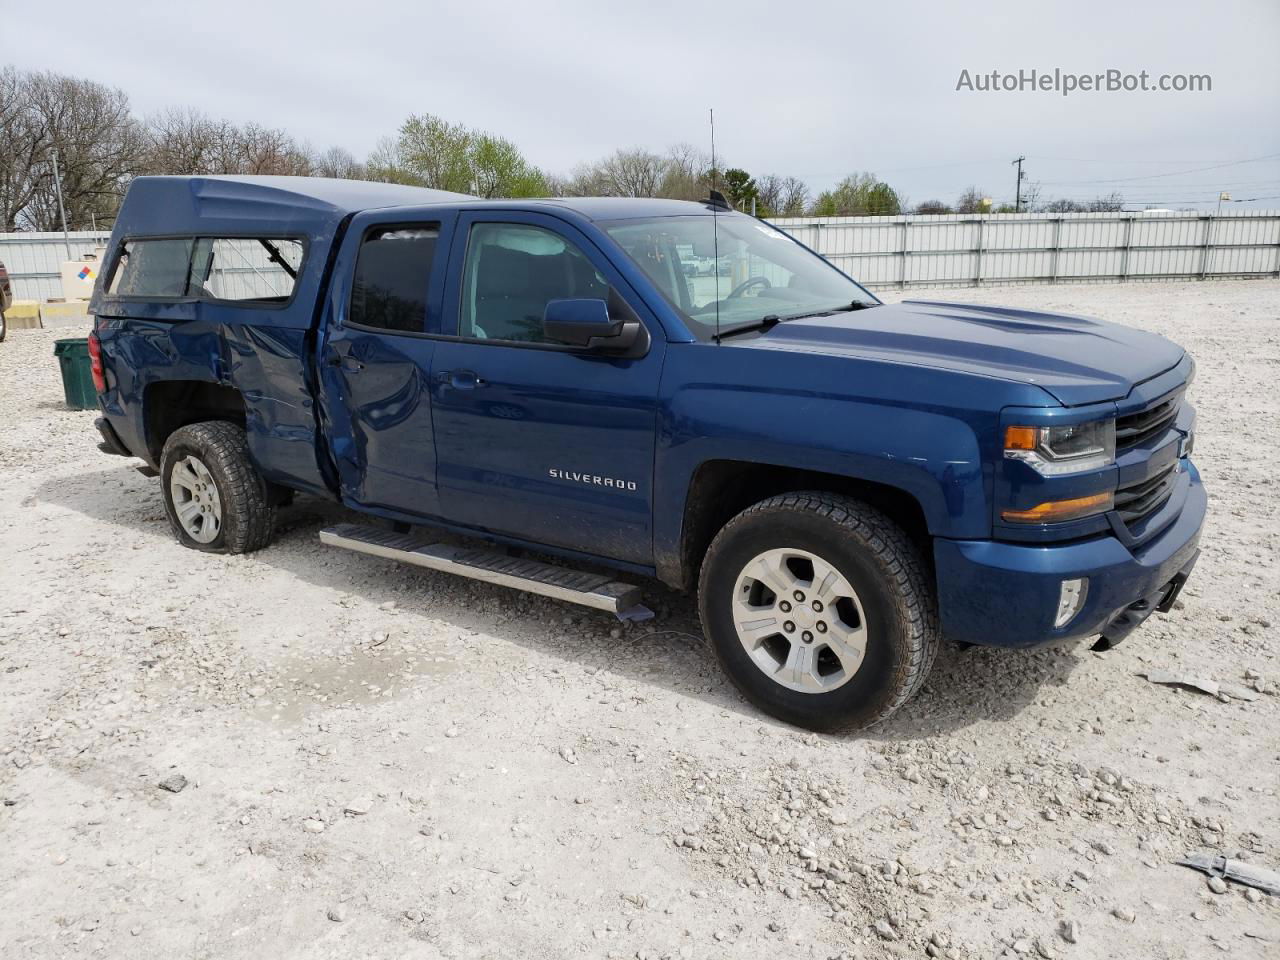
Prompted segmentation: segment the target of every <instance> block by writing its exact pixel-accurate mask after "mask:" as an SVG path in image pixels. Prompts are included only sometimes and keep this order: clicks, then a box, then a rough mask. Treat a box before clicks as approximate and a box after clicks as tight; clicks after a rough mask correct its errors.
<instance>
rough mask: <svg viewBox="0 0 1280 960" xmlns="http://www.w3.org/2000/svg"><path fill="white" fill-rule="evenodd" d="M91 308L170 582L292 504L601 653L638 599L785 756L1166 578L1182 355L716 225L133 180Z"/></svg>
mask: <svg viewBox="0 0 1280 960" xmlns="http://www.w3.org/2000/svg"><path fill="white" fill-rule="evenodd" d="M703 261H708V262H712V263H716V264H722V265H723V267H722V268H721V269H717V270H713V271H709V272H707V273H706V274H704V273H703V272H702V271H700V270H698V271H690V270H688V269H687V267H686V266H685V264H687V263H689V262H703ZM98 283H99V286H98V289H97V290H96V292H95V295H94V299H93V304H92V312H93V314H94V315H95V318H96V319H95V328H94V332H93V334H92V337H91V339H90V354H91V358H92V364H93V375H94V378H95V383H96V386H97V389H98V392H99V400H100V405H101V411H102V417H101V418H100V419H98V420H97V427H98V430H99V432H100V433H101V437H102V442H101V444H100V448H101V449H103V450H104V451H106V452H108V453H113V454H120V455H123V456H130V457H137V458H141V460H143V461H144V463H145V466H143V467H142V468H141V469H143V470H144V471H146V472H151V473H152V474H158V475H159V477H160V488H161V492H162V495H163V498H164V504H165V508H166V511H167V514H168V518H169V522H170V524H171V525H172V528H173V532H174V534H175V535H176V537H177V538H178V540H179V541H181V542H182V543H183V544H185V545H186V546H188V547H191V548H193V549H196V550H206V551H221V552H225V553H243V552H247V551H252V550H258V549H261V548H263V547H266V546H267V545H268V543H270V541H271V538H272V534H273V522H274V519H275V515H276V509H277V507H279V506H280V505H282V504H284V503H287V502H288V501H289V500H290V498H291V497H292V496H293V495H294V494H295V493H303V494H307V495H312V496H317V497H326V498H329V499H332V500H335V501H338V502H339V503H341V504H343V505H345V506H346V507H347V508H350V510H351V511H353V514H354V516H353V518H352V522H350V523H342V524H338V525H336V526H332V527H328V528H326V529H324V530H322V531H321V532H320V538H321V540H322V541H323V542H325V543H327V544H331V545H333V546H335V547H339V548H345V549H350V550H355V551H359V552H362V553H365V554H370V555H373V556H375V557H382V558H388V559H391V560H396V561H400V562H405V563H411V564H417V565H419V566H423V567H428V568H431V569H435V570H444V571H448V572H450V573H454V574H461V575H464V576H469V577H474V578H478V579H482V580H487V581H490V582H493V583H498V584H502V585H505V586H508V587H514V588H519V589H523V590H529V591H532V592H535V593H539V594H543V595H548V596H552V597H557V598H559V599H561V600H565V601H569V602H574V603H579V604H584V605H586V606H590V607H595V608H598V609H603V610H607V611H610V612H612V613H614V614H616V615H617V616H619V617H621V618H623V619H627V620H634V619H641V618H644V617H646V616H648V615H649V611H648V610H647V608H645V607H644V606H643V604H642V599H643V598H642V596H641V593H640V589H639V587H637V586H635V585H634V584H632V583H630V582H629V580H633V579H636V578H656V579H657V580H660V581H662V582H663V583H665V584H667V585H669V586H670V587H673V588H676V589H678V590H683V591H692V592H695V593H696V596H697V603H698V609H699V613H700V616H701V620H702V625H703V629H704V633H705V635H706V638H707V641H708V643H709V644H710V647H711V649H712V650H713V651H714V653H715V656H716V657H717V659H718V660H719V662H720V664H721V665H722V666H723V668H724V670H725V672H726V673H727V674H728V676H729V677H730V678H731V679H732V681H733V682H734V683H735V684H736V685H737V686H738V688H739V689H740V690H741V691H742V693H743V694H744V695H745V696H746V697H747V698H748V699H749V700H750V701H752V702H753V703H754V704H756V705H758V706H759V707H760V708H762V709H763V710H765V711H767V712H769V713H771V714H773V715H775V716H777V717H780V718H782V719H784V720H786V721H789V722H792V723H796V724H800V725H803V726H807V727H810V728H814V729H852V728H858V727H863V726H866V725H869V724H872V723H875V722H877V721H880V720H883V719H884V718H886V717H888V716H889V715H890V714H892V713H893V712H894V711H895V710H897V709H898V708H899V707H900V706H902V704H904V703H905V702H906V701H907V700H908V699H909V698H910V697H912V695H913V694H915V693H916V692H917V691H918V690H919V689H920V687H921V685H922V683H923V682H924V680H925V677H926V675H927V674H928V671H929V669H930V666H931V664H932V663H933V660H934V657H935V654H936V653H937V651H938V648H939V645H940V643H941V642H942V640H943V638H947V639H948V640H950V641H957V642H959V643H962V644H986V645H993V646H1003V647H1028V646H1032V645H1036V644H1045V643H1052V642H1057V641H1064V640H1070V639H1079V638H1090V637H1099V638H1100V639H1099V640H1098V641H1097V645H1098V646H1099V647H1100V648H1105V647H1107V646H1109V645H1112V644H1115V643H1117V642H1119V641H1120V640H1121V639H1122V638H1124V637H1125V636H1126V634H1128V633H1129V632H1131V631H1132V630H1133V629H1134V628H1135V627H1136V626H1138V625H1139V624H1140V623H1141V622H1142V621H1143V620H1144V619H1145V618H1146V617H1147V616H1148V615H1149V614H1151V613H1152V612H1153V611H1156V610H1160V611H1167V610H1169V609H1170V608H1171V607H1172V605H1173V601H1174V598H1175V597H1176V595H1177V594H1178V591H1179V590H1180V588H1181V587H1182V584H1183V583H1184V582H1185V581H1186V578H1187V576H1188V575H1189V573H1190V572H1191V569H1192V566H1193V565H1194V564H1195V561H1196V557H1197V555H1198V549H1197V543H1198V540H1199V536H1200V529H1201V525H1202V522H1203V519H1204V515H1205V504H1206V497H1205V492H1204V489H1203V487H1202V486H1201V482H1200V476H1199V474H1198V473H1197V471H1196V468H1195V466H1194V465H1193V464H1192V462H1191V460H1190V457H1189V454H1190V453H1191V448H1192V442H1193V437H1194V424H1195V414H1194V411H1193V410H1192V407H1191V406H1190V405H1189V404H1188V402H1187V401H1186V397H1185V394H1186V390H1187V386H1188V384H1189V383H1190V382H1191V380H1192V376H1193V373H1194V369H1195V368H1194V363H1193V361H1192V359H1191V357H1189V356H1188V355H1187V354H1186V353H1185V352H1184V351H1183V350H1182V349H1181V348H1180V347H1178V346H1176V345H1175V344H1173V343H1170V342H1169V341H1168V340H1166V339H1164V338H1162V337H1159V336H1155V335H1153V334H1149V333H1143V332H1139V331H1136V330H1132V329H1128V328H1126V327H1122V326H1117V325H1115V324H1110V323H1105V322H1101V321H1098V320H1092V319H1087V318H1084V317H1077V316H1063V315H1058V314H1050V313H1037V312H1032V311H1027V310H1012V309H1005V308H1000V307H979V306H972V305H966V304H955V303H937V302H927V301H908V302H904V303H899V304H892V305H891V304H884V303H881V302H880V301H879V300H877V298H876V297H874V296H873V295H872V294H870V293H869V292H868V291H867V290H865V289H864V288H863V287H861V286H859V285H858V284H857V283H856V282H854V281H853V280H852V279H850V278H849V277H848V276H846V275H845V274H843V273H842V272H840V271H839V270H838V269H836V268H835V267H834V266H832V265H831V264H830V263H829V262H827V261H826V260H824V259H823V258H822V257H820V256H818V255H817V254H816V253H814V252H813V251H811V250H810V249H808V248H807V247H805V246H803V245H802V244H800V243H798V242H797V241H796V240H794V239H793V238H791V237H790V236H788V235H787V234H786V233H784V232H782V231H780V230H778V229H776V228H774V227H772V226H770V225H769V224H768V223H766V222H763V221H761V220H758V219H755V218H753V217H750V216H747V215H745V214H741V213H736V212H733V211H732V210H730V209H729V208H728V206H727V205H725V204H724V203H723V198H721V197H719V196H718V195H714V194H713V196H712V197H711V198H710V199H709V200H708V201H707V202H704V203H687V202H678V201H668V200H648V199H619V198H597V199H587V198H574V199H545V200H479V199H476V198H473V197H469V196H465V195H459V194H452V193H446V192H440V191H432V190H426V189H421V188H414V187H407V186H400V185H392V184H379V183H357V182H349V181H340V180H323V179H293V178H252V177H243V178H222V177H143V178H139V179H138V180H136V181H134V183H133V184H132V186H131V187H130V190H129V193H128V196H127V198H126V200H125V202H124V205H123V208H122V210H121V212H120V215H119V218H118V219H117V221H116V225H115V229H114V232H113V234H112V238H111V243H110V247H109V249H108V254H107V258H106V263H105V269H104V270H103V274H102V277H101V278H100V279H99V281H98ZM357 521H358V522H357ZM432 528H436V529H441V528H442V529H445V530H447V531H450V532H451V534H453V535H452V536H450V537H447V538H446V540H448V541H450V542H449V543H446V542H439V541H437V542H432V541H431V539H430V538H429V537H427V536H425V535H424V531H426V530H430V529H432ZM457 534H462V535H463V536H462V537H458V536H457ZM458 542H462V543H464V544H468V545H465V546H457V545H456V544H457V543H458ZM530 554H533V557H531V556H530ZM539 557H540V558H542V559H536V558H539ZM602 570H604V571H607V572H603V573H602V572H601V571H602ZM619 577H620V578H622V579H621V580H619V579H616V578H619Z"/></svg>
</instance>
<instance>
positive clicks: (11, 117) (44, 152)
mask: <svg viewBox="0 0 1280 960" xmlns="http://www.w3.org/2000/svg"><path fill="white" fill-rule="evenodd" d="M30 90H31V77H30V75H29V74H25V73H19V72H18V71H17V70H15V69H14V68H13V67H4V68H3V69H0V230H16V229H18V227H19V226H20V224H21V221H22V216H23V213H24V211H25V210H26V209H27V208H28V207H29V206H30V205H31V202H32V200H33V199H34V198H35V195H36V191H37V190H38V189H39V187H40V181H41V179H42V178H45V177H48V176H51V175H52V169H51V168H50V167H49V164H48V158H49V145H50V144H51V142H52V136H51V134H50V132H49V129H48V127H47V126H45V125H44V124H43V123H41V120H40V118H39V116H37V114H36V112H35V111H34V110H33V109H31V93H30Z"/></svg>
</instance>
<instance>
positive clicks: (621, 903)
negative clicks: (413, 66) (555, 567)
mask: <svg viewBox="0 0 1280 960" xmlns="http://www.w3.org/2000/svg"><path fill="white" fill-rule="evenodd" d="M921 296H924V297H927V298H930V299H943V298H951V299H958V300H972V301H980V302H987V303H1005V304H1014V305H1025V306H1031V307H1039V308H1047V309H1059V310H1065V311H1069V312H1077V313H1088V314H1094V315H1098V316H1102V317H1106V318H1109V319H1113V320H1118V321H1121V322H1124V323H1130V324H1133V325H1135V326H1140V327H1145V328H1148V329H1152V330H1156V331H1159V332H1161V333H1164V334H1167V335H1169V336H1171V337H1173V338H1174V339H1176V340H1177V341H1179V342H1180V343H1182V344H1183V345H1185V346H1186V347H1188V348H1189V349H1190V350H1192V351H1193V352H1194V354H1195V355H1196V357H1197V359H1198V361H1199V378H1198V380H1197V381H1196V383H1195V385H1194V387H1193V388H1192V393H1193V398H1194V402H1195V403H1196V404H1197V406H1198V408H1199V411H1200V428H1201V429H1200V436H1199V443H1198V449H1197V459H1198V461H1199V463H1200V466H1201V469H1202V471H1203V473H1204V475H1205V478H1206V482H1207V484H1208V485H1209V490H1210V501H1211V514H1210V518H1209V521H1208V527H1207V530H1206V532H1205V536H1204V545H1203V546H1204V553H1203V556H1202V558H1201V562H1200V565H1199V567H1198V569H1197V571H1196V575H1195V577H1194V578H1193V579H1192V581H1191V583H1190V584H1189V585H1188V587H1187V589H1186V591H1184V593H1183V599H1182V601H1181V604H1180V606H1181V608H1180V609H1178V610H1176V611H1174V612H1173V613H1171V614H1170V615H1169V616H1167V617H1166V616H1158V617H1155V618H1153V619H1152V620H1151V621H1149V622H1148V624H1147V625H1146V626H1145V627H1144V628H1143V629H1142V630H1141V631H1140V632H1139V633H1137V634H1136V635H1134V636H1133V637H1132V638H1131V639H1130V640H1129V641H1128V642H1127V643H1126V644H1124V645H1123V646H1121V647H1120V648H1119V649H1117V650H1115V651H1112V652H1109V653H1106V654H1093V653H1090V652H1089V651H1088V648H1087V645H1085V644H1077V645H1071V646H1067V647H1061V648H1050V649H1042V650H1037V651H1031V652H1016V651H1000V650H986V649H972V650H968V651H961V650H959V649H955V648H946V649H944V651H943V653H942V655H941V656H940V658H939V662H938V665H937V667H936V669H935V670H934V672H933V675H932V677H931V679H930V680H929V682H928V684H927V686H926V687H925V689H924V691H923V693H922V695H921V696H920V697H919V698H918V699H916V700H915V701H914V702H913V703H911V704H910V705H909V706H908V707H907V708H906V709H905V710H903V711H902V713H901V714H899V715H898V716H897V717H895V718H894V719H892V720H891V721H890V722H888V723H886V724H885V725H883V726H881V727H879V728H877V729H876V730H874V731H873V732H871V733H869V734H867V735H863V736H860V737H823V736H816V735H813V734H808V733H804V732H801V731H797V730H795V729H792V728H789V727H786V726H783V725H781V724H779V723H776V722H773V721H772V720H770V719H768V718H766V717H764V716H762V715H761V714H759V713H757V712H756V711H754V710H753V709H751V708H750V707H748V706H747V705H746V704H745V703H743V702H742V701H741V700H740V699H739V697H738V696H737V695H736V694H735V692H734V691H733V689H732V688H731V687H730V686H729V685H728V684H727V683H726V681H724V680H723V679H722V678H721V676H720V675H719V673H718V672H717V670H716V667H715V665H714V663H713V661H712V659H711V658H710V656H709V655H708V654H707V653H706V652H705V651H704V650H703V648H702V646H701V642H700V640H699V638H698V637H697V636H696V635H695V634H696V633H697V627H696V619H695V613H694V609H693V606H692V604H691V603H690V602H689V600H688V599H687V598H684V597H681V596H678V595H675V594H672V593H670V592H668V591H665V590H664V589H663V588H661V587H658V586H656V585H652V584H651V585H649V586H648V588H647V589H648V595H649V597H650V599H651V601H653V602H654V605H655V606H656V607H657V608H658V609H659V611H660V614H659V618H658V620H657V622H656V623H655V624H651V625H647V626H643V627H628V628H622V627H620V626H619V625H618V624H617V623H616V622H613V621H611V620H610V619H609V618H608V617H606V616H605V615H603V614H597V613H594V612H585V611H583V610H581V609H579V608H575V607H571V606H567V605H563V604H559V603H556V602H553V601H550V600H543V599H540V598H533V597H526V596H523V595H520V594H516V593H512V592H509V591H505V590H503V589H501V588H498V587H490V586H488V585H482V584H475V583H470V582H467V581H464V580H460V579H456V578H452V577H449V576H447V575H444V574H433V573H430V572H428V571H421V570H415V569H410V568H405V567H400V566H397V565H395V564H392V563H390V562H384V561H378V560H373V559H369V558H362V557H359V556H357V555H354V554H348V553H344V552H341V551H336V550H332V549H329V548H325V547H322V546H321V545H320V544H319V543H318V540H317V535H316V534H317V530H318V529H319V528H320V526H321V525H322V523H325V522H328V521H330V520H332V519H334V518H339V517H342V516H344V512H343V511H342V510H340V509H338V508H335V507H332V506H330V505H327V504H323V503H320V502H318V501H308V500H300V501H299V502H298V503H297V504H296V505H295V506H294V507H292V508H291V509H290V510H288V511H286V512H285V513H284V514H283V515H282V518H281V530H280V536H279V538H278V540H277V542H276V543H275V544H274V545H273V546H272V547H270V548H269V549H267V550H264V551H262V552H261V553H257V554H254V555H252V556H250V557H216V556H206V555H203V554H199V553H196V552H192V551H189V550H184V549H182V548H181V547H179V546H178V545H177V543H176V542H175V541H174V539H173V538H172V536H171V535H170V533H169V531H168V528H167V526H166V522H165V519H164V512H163V508H162V505H161V500H160V490H159V485H158V482H157V481H156V480H151V479H146V478H144V477H142V476H141V475H139V474H138V473H137V472H135V470H134V469H133V467H132V466H131V464H130V463H127V462H125V461H123V460H120V459H118V458H113V457H108V456H105V455H102V454H100V453H98V451H97V450H96V449H95V446H94V440H95V437H94V435H93V429H92V426H91V420H92V414H90V413H79V412H71V411H68V410H66V409H64V407H63V406H62V401H61V396H60V389H59V381H58V377H57V373H56V369H55V366H54V362H53V359H52V356H51V353H52V344H53V341H54V340H55V339H56V338H57V337H58V336H60V335H66V333H65V332H54V331H39V332H29V331H22V330H14V331H11V332H10V338H9V341H8V342H6V343H4V344H3V345H0V410H3V411H4V416H5V430H4V431H3V433H2V434H0V470H2V474H0V475H2V476H3V481H4V497H3V499H0V578H2V582H0V594H2V595H3V598H4V601H3V604H2V605H0V799H2V800H3V806H0V955H2V956H4V957H5V958H24V957H41V958H44V957H66V956H76V957H106V956H110V957H134V956H184V957H193V958H201V957H246V958H249V957H252V958H255V960H256V958H260V957H263V956H274V957H308V958H325V957H352V956H361V957H397V958H399V957H450V958H453V957H498V956H503V957H505V956H521V957H529V958H552V957H557V958H558V957H565V956H579V955H580V956H585V957H613V956H616V957H640V958H645V957H652V958H658V957H668V956H669V957H742V958H753V960H754V958H759V957H761V956H765V955H770V956H778V957H813V958H820V960H825V958H831V957H868V958H875V957H922V956H933V957H937V956H943V957H964V958H970V957H997V956H1003V955H1010V956H1022V955H1028V956H1032V957H1035V956H1040V957H1064V958H1074V960H1088V958H1101V957H1144V958H1145V957H1153V958H1160V957H1197V958H1198V957H1207V956H1216V955H1217V954H1218V953H1219V952H1220V951H1221V952H1224V953H1230V954H1231V955H1233V956H1239V957H1259V958H1261V957H1272V958H1274V957H1276V956H1277V955H1280V898H1275V897H1265V896H1258V895H1257V894H1256V893H1255V892H1251V891H1248V890H1246V889H1245V888H1243V887H1239V886H1235V885H1230V886H1228V887H1227V888H1226V889H1225V891H1223V890H1221V889H1214V887H1212V886H1210V885H1209V884H1208V883H1207V882H1206V878H1205V877H1204V876H1202V875H1200V874H1197V873H1195V872H1193V871H1190V870H1187V869H1185V868H1182V867H1179V866H1174V865H1172V863H1171V861H1172V859H1174V858H1175V857H1178V856H1181V855H1183V854H1184V853H1185V852H1187V851H1193V850H1213V851H1222V852H1226V853H1228V854H1229V855H1233V856H1238V857H1241V858H1244V859H1248V860H1250V861H1252V862H1255V863H1258V864H1262V865H1269V866H1272V867H1277V868H1280V822H1278V815H1280V800H1278V799H1277V787H1278V785H1280V733H1278V731H1280V726H1278V725H1277V721H1278V720H1280V697H1278V696H1277V683H1278V682H1280V662H1277V652H1278V643H1277V640H1278V638H1280V632H1278V630H1280V627H1278V626H1277V621H1280V599H1278V597H1280V566H1277V549H1278V548H1280V488H1278V487H1277V479H1276V478H1277V476H1280V404H1278V402H1277V381H1278V380H1280V282H1275V281H1252V282H1244V281H1242V282H1209V283H1187V284H1158V285H1157V284H1150V285H1126V286H1063V287H1024V288H1017V289H1008V290H997V291H991V290H981V291H975V290H954V291H927V292H925V293H924V294H921ZM1157 668H1160V669H1164V668H1167V669H1171V670H1176V671H1180V672H1186V673H1190V674H1194V675H1200V676H1206V677H1212V678H1215V679H1217V680H1219V681H1221V682H1223V683H1227V684H1233V685H1235V686H1234V688H1233V689H1232V691H1231V692H1232V693H1233V694H1234V695H1232V696H1222V697H1218V698H1215V697H1212V696H1208V695H1205V694H1203V693H1198V692H1193V691H1189V690H1183V689H1179V688H1174V687H1166V686H1156V685H1154V684H1151V683H1149V682H1148V681H1147V680H1146V679H1145V678H1144V676H1143V674H1144V673H1145V672H1146V671H1148V670H1151V669H1157ZM1214 886H1217V885H1216V884H1215V885H1214Z"/></svg>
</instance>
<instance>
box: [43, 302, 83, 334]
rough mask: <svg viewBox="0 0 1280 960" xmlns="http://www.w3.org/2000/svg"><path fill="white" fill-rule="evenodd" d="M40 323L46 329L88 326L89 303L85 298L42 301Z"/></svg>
mask: <svg viewBox="0 0 1280 960" xmlns="http://www.w3.org/2000/svg"><path fill="white" fill-rule="evenodd" d="M40 323H41V325H42V326H43V327H44V328H45V329H46V330H51V329H62V328H65V327H83V326H86V325H87V324H88V323H89V304H88V303H86V302H85V301H83V300H73V301H71V302H70V303H42V304H40Z"/></svg>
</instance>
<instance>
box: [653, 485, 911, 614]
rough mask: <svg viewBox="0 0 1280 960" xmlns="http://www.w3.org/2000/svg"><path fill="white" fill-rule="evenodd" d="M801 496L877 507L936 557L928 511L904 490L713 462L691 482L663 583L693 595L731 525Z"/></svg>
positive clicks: (661, 572) (661, 571) (662, 570)
mask: <svg viewBox="0 0 1280 960" xmlns="http://www.w3.org/2000/svg"><path fill="white" fill-rule="evenodd" d="M802 490H813V491H821V492H825V493H834V494H840V495H842V496H847V497H852V498H855V499H857V500H861V501H863V502H865V503H868V504H870V505H871V506H874V507H876V508H877V509H879V510H880V511H882V512H883V513H884V514H886V515H887V516H888V517H890V518H891V519H893V520H894V521H895V522H896V523H897V524H898V525H899V526H900V527H902V529H903V530H904V531H905V532H906V534H907V536H908V538H909V539H910V540H911V541H912V542H913V543H915V544H916V546H917V547H919V549H920V553H921V555H922V556H923V557H926V558H930V557H932V555H933V550H932V546H931V536H930V532H929V523H928V519H927V516H926V514H925V510H924V507H923V506H922V505H921V503H920V501H919V500H918V499H917V498H916V497H915V496H914V495H913V494H911V493H910V492H908V491H907V490H904V489H902V488H901V487H895V486H892V485H890V484H885V483H880V482H876V481H872V480H866V479H863V478H860V477H854V476H848V475H844V474H838V473H828V472H825V471H821V470H811V469H806V468H801V467H793V466H787V465H783V464H770V463H758V462H752V461H744V460H708V461H705V462H703V463H702V464H700V465H699V466H698V468H697V469H696V470H694V472H693V475H692V476H691V477H690V480H689V487H688V490H687V493H686V496H685V500H684V515H683V517H682V520H681V524H680V538H679V545H678V550H677V551H676V552H675V554H674V556H671V555H668V556H667V557H665V558H664V557H663V556H662V555H659V556H658V558H657V559H658V562H657V565H656V566H657V573H658V576H659V578H660V579H662V580H663V581H664V582H666V583H667V584H669V585H670V586H673V587H676V588H677V589H682V590H689V589H692V588H693V586H694V584H695V583H696V582H697V578H698V572H699V570H700V568H701V566H702V559H703V557H704V556H705V554H706V552H707V548H708V547H709V546H710V545H711V541H712V539H713V538H714V537H715V535H716V533H717V532H718V531H719V530H720V529H721V528H722V527H723V526H724V525H725V524H726V523H728V522H729V520H731V519H732V518H733V517H735V516H737V515H738V514H739V513H741V512H742V511H743V510H745V509H747V508H748V507H750V506H752V505H753V504H756V503H759V502H761V501H762V500H767V499H769V498H770V497H773V496H777V495H778V494H782V493H795V492H799V491H802ZM664 559H665V562H664Z"/></svg>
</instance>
